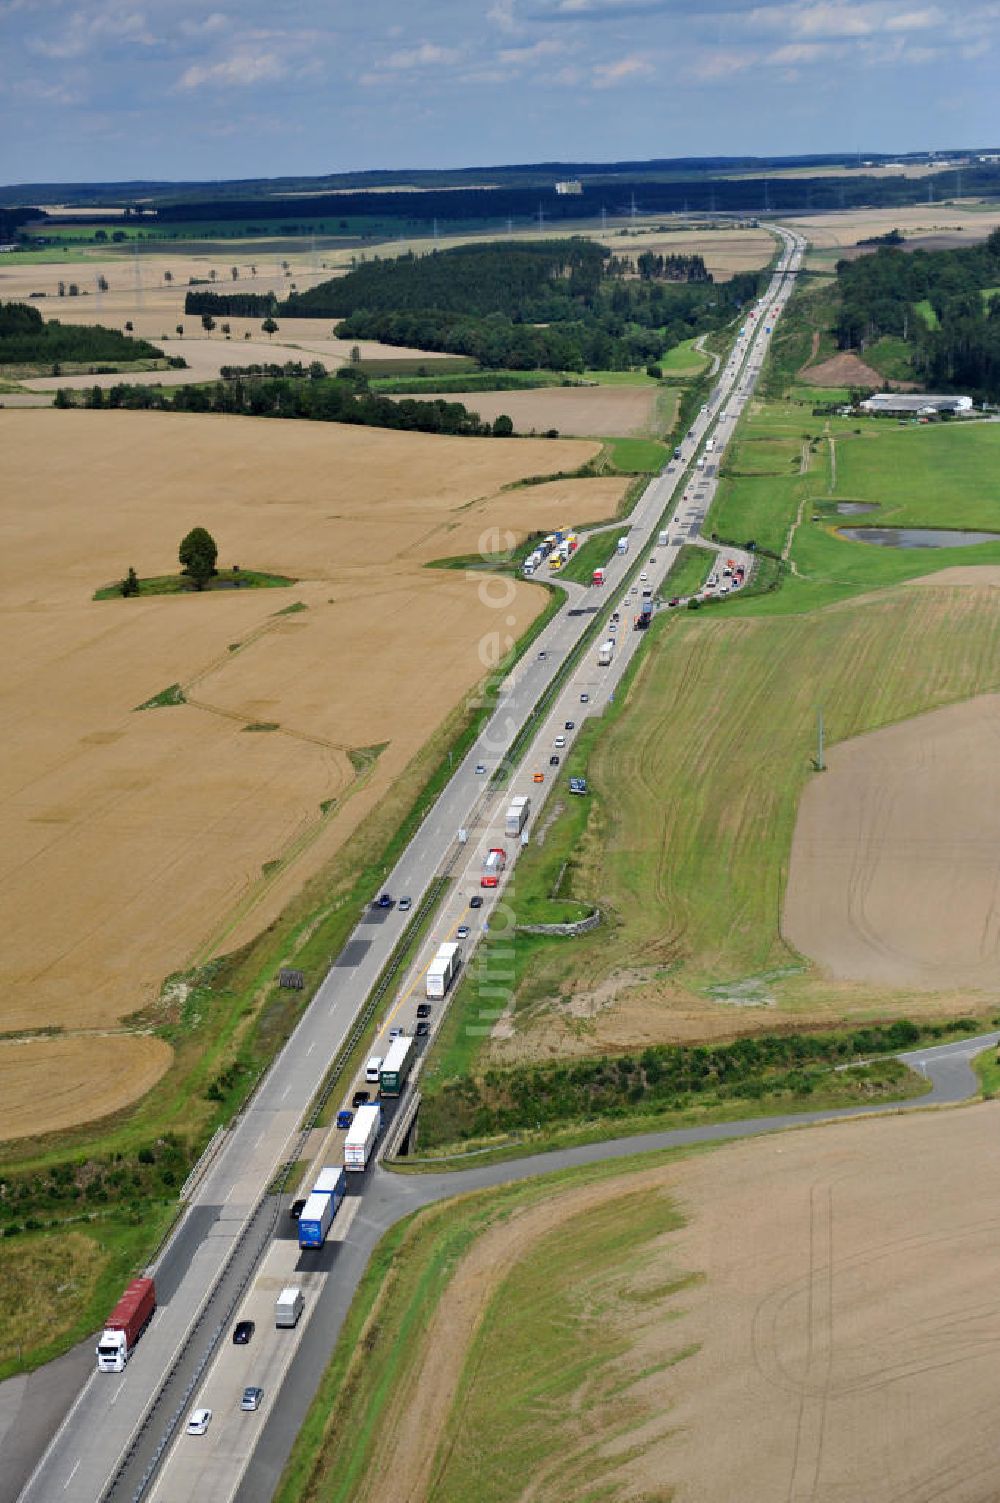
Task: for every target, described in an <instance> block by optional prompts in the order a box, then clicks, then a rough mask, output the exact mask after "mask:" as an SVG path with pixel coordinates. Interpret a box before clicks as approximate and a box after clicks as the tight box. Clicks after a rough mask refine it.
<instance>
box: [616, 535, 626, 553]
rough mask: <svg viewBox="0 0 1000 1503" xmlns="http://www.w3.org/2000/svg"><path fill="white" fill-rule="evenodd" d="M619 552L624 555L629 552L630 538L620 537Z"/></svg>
mask: <svg viewBox="0 0 1000 1503" xmlns="http://www.w3.org/2000/svg"><path fill="white" fill-rule="evenodd" d="M618 552H619V553H620V554H622V555H623V556H624V554H626V553H627V552H628V538H619V539H618Z"/></svg>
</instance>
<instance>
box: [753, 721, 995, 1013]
mask: <svg viewBox="0 0 1000 1503" xmlns="http://www.w3.org/2000/svg"><path fill="white" fill-rule="evenodd" d="M998 744H1000V695H996V694H988V695H982V696H980V697H978V698H976V699H972V700H969V701H966V702H965V703H962V704H957V705H951V706H949V707H947V708H946V709H942V710H935V711H934V712H933V713H932V714H929V715H920V716H918V717H917V718H916V719H914V720H907V721H904V722H903V723H902V724H900V725H893V726H889V727H887V728H886V729H885V730H881V731H876V732H873V733H872V734H871V735H868V736H861V737H858V738H857V739H856V740H853V741H848V742H846V743H844V744H842V745H840V746H837V747H834V748H833V750H832V751H831V752H830V753H829V758H828V762H829V765H828V768H827V771H826V772H825V773H824V774H823V776H822V777H819V778H814V779H813V780H812V781H811V782H810V783H808V784H807V785H806V788H805V791H804V793H803V796H802V800H801V803H800V805H799V812H798V819H797V821H796V824H795V836H794V839H793V842H792V854H791V862H790V866H789V874H788V888H787V891H786V894H785V905H784V917H783V921H782V930H783V933H784V935H785V937H786V939H787V940H788V942H789V943H790V944H791V945H793V946H794V947H795V948H796V949H797V950H800V951H801V952H802V954H804V955H807V956H808V957H809V958H810V959H811V960H814V961H816V962H817V963H818V964H819V965H821V966H822V967H823V968H824V970H825V971H826V972H827V973H828V974H830V975H831V976H835V977H839V978H842V979H844V980H848V981H865V982H870V983H872V984H873V985H877V986H908V987H918V988H925V989H928V990H937V989H941V990H950V989H952V988H954V987H959V988H962V987H969V988H976V989H982V990H985V991H994V992H995V991H996V990H997V987H998V984H1000V903H998V899H1000V779H998V776H997V766H998V763H997V748H998Z"/></svg>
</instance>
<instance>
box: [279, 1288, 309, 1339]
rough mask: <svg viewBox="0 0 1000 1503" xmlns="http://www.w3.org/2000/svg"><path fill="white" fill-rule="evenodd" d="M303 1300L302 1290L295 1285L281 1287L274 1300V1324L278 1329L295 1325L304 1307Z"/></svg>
mask: <svg viewBox="0 0 1000 1503" xmlns="http://www.w3.org/2000/svg"><path fill="white" fill-rule="evenodd" d="M305 1304H306V1302H305V1300H304V1299H303V1298H302V1290H301V1289H297V1288H296V1287H295V1285H294V1284H293V1285H289V1287H288V1288H287V1289H282V1291H281V1293H280V1294H279V1295H278V1298H277V1299H276V1300H275V1302H274V1324H275V1325H276V1326H277V1328H278V1330H279V1331H281V1330H285V1329H287V1328H288V1327H290V1326H297V1325H298V1323H299V1316H300V1315H301V1314H302V1311H303V1310H304V1309H305Z"/></svg>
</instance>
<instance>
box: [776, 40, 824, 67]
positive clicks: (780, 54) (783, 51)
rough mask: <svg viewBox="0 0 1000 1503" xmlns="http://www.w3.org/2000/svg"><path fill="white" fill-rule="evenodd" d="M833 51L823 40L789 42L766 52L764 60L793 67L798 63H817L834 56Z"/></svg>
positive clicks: (778, 65) (780, 65) (777, 65)
mask: <svg viewBox="0 0 1000 1503" xmlns="http://www.w3.org/2000/svg"><path fill="white" fill-rule="evenodd" d="M835 51H837V49H834V48H833V47H831V46H830V44H829V43H825V42H789V43H788V44H787V45H786V46H784V47H779V48H778V49H777V51H775V52H771V53H769V54H768V56H767V58H766V61H767V62H769V63H772V64H774V65H775V66H776V67H781V68H784V67H790V68H793V67H795V66H797V65H798V64H799V63H818V62H823V61H826V60H827V59H828V58H830V57H832V56H834V54H835Z"/></svg>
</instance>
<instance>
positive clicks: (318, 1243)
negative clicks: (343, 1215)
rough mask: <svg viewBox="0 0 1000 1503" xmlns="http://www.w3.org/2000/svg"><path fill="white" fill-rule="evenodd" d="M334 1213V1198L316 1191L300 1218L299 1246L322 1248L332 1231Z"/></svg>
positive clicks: (304, 1207)
mask: <svg viewBox="0 0 1000 1503" xmlns="http://www.w3.org/2000/svg"><path fill="white" fill-rule="evenodd" d="M333 1213H334V1204H333V1196H332V1195H322V1194H318V1193H317V1192H316V1191H315V1190H314V1191H313V1192H312V1194H311V1195H310V1196H309V1198H308V1200H307V1201H306V1203H305V1205H304V1206H303V1207H302V1212H301V1214H300V1216H299V1246H300V1247H322V1246H323V1243H324V1242H325V1241H326V1234H327V1232H328V1231H329V1230H330V1223H331V1222H332V1220H333Z"/></svg>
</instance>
